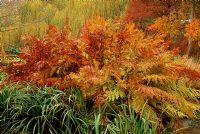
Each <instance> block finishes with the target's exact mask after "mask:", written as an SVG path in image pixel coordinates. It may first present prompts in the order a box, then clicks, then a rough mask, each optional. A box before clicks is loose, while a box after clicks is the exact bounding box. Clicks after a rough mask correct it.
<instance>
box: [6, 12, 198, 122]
mask: <svg viewBox="0 0 200 134" xmlns="http://www.w3.org/2000/svg"><path fill="white" fill-rule="evenodd" d="M164 38H165V37H164V36H162V35H156V36H155V35H145V34H144V33H143V31H141V30H139V29H138V28H137V27H136V26H135V25H134V24H133V23H124V22H121V21H120V20H114V21H112V20H105V19H104V18H101V17H99V16H97V17H96V18H94V19H92V20H90V21H88V22H86V24H85V25H84V26H83V28H82V30H81V33H80V36H78V37H77V38H76V39H73V38H71V37H70V33H69V29H68V28H67V27H66V29H64V30H63V31H59V30H57V29H56V28H55V27H52V26H50V27H49V30H48V31H47V35H46V36H45V37H44V39H42V40H39V39H37V38H34V37H33V38H31V45H30V46H29V47H28V48H26V53H25V50H23V51H22V52H23V53H21V54H20V57H21V59H22V61H21V62H18V63H12V64H10V66H8V70H7V72H8V74H9V78H10V79H9V80H12V81H19V80H26V81H32V82H35V83H37V84H39V85H42V86H45V85H49V86H50V85H52V84H53V83H56V84H57V86H59V87H60V88H61V89H67V87H71V86H72V87H74V86H75V87H79V88H80V90H81V91H82V93H83V95H84V98H92V100H93V102H94V107H98V106H100V105H102V104H104V103H105V102H106V101H115V100H119V99H121V98H123V99H124V98H127V100H128V103H129V104H130V106H132V107H133V108H134V109H135V112H137V113H139V114H140V115H142V116H143V115H144V113H150V114H151V115H152V116H151V117H152V120H154V121H156V122H161V121H162V118H164V117H163V116H162V114H166V115H167V116H168V117H169V118H170V119H180V118H183V117H187V118H198V117H197V115H196V111H198V110H200V105H199V102H198V98H199V97H200V90H199V89H198V88H196V87H195V85H196V84H195V83H197V82H199V80H200V69H199V68H198V67H197V66H195V67H191V65H192V64H194V65H195V63H194V62H193V61H191V60H189V59H188V58H187V57H180V56H179V55H177V50H170V49H169V45H170V43H168V42H165V40H164ZM175 115H176V116H175Z"/></svg>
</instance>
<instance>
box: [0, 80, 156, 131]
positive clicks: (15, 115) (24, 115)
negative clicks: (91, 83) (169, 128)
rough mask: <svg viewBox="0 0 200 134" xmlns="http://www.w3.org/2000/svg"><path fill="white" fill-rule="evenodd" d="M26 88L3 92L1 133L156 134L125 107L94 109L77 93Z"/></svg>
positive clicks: (107, 105) (146, 122)
mask: <svg viewBox="0 0 200 134" xmlns="http://www.w3.org/2000/svg"><path fill="white" fill-rule="evenodd" d="M22 87H24V86H21V85H19V84H16V85H12V86H6V87H4V89H3V90H1V91H0V133H4V134H16V133H33V134H36V133H44V134H50V133H53V134H66V133H69V134H70V133H77V134H86V133H94V134H108V133H110V134H113V133H116V134H121V133H136V134H143V133H148V134H149V133H155V127H154V126H153V124H152V125H150V124H151V123H149V122H148V121H146V120H144V119H141V118H139V116H136V115H135V113H134V111H133V110H132V109H131V108H130V107H129V106H127V105H125V104H122V105H119V106H117V105H116V104H114V103H112V104H111V103H109V104H106V105H104V106H103V107H101V108H99V109H91V108H90V106H89V105H88V104H89V103H88V102H87V101H84V100H83V98H82V95H81V93H80V91H79V90H76V89H73V90H70V91H68V92H67V93H65V92H62V91H58V90H55V88H47V87H46V88H44V89H40V90H38V89H37V88H32V87H31V86H29V85H28V86H26V87H25V88H22ZM19 89H20V90H19ZM113 106H114V107H115V108H113ZM116 106H117V107H116Z"/></svg>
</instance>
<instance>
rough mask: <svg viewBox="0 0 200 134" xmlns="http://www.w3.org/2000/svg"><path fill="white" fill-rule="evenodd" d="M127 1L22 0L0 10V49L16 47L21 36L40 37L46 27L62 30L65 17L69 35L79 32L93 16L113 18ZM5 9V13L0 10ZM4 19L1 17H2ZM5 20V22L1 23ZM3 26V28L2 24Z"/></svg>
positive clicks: (19, 43) (120, 13) (19, 42)
mask: <svg viewBox="0 0 200 134" xmlns="http://www.w3.org/2000/svg"><path fill="white" fill-rule="evenodd" d="M128 1H129V0H51V1H48V2H47V1H43V0H25V1H22V2H21V3H20V4H19V5H17V6H18V8H16V7H15V10H16V11H15V14H14V15H13V13H12V12H13V11H12V9H13V10H14V7H13V8H12V6H9V8H8V6H5V7H2V13H1V14H2V15H3V14H5V13H6V14H8V15H7V16H6V17H4V18H2V19H1V20H0V25H1V24H2V25H1V29H0V31H1V34H0V43H1V44H2V45H3V47H4V49H7V48H9V47H20V45H22V43H21V36H22V35H25V34H29V35H34V36H37V37H39V38H43V36H44V34H45V31H46V28H47V25H49V24H52V25H56V26H57V27H59V28H63V27H64V26H65V24H66V18H67V17H68V18H69V22H70V29H71V31H72V32H71V33H72V35H73V36H76V35H77V34H78V33H79V29H80V27H81V26H82V25H83V24H84V23H85V21H86V20H87V19H89V18H91V17H92V16H93V15H94V14H95V13H99V14H100V15H101V16H102V17H105V18H115V17H116V16H120V15H122V14H123V11H124V10H125V8H126V5H127V3H128ZM4 10H5V11H4ZM3 16H4V15H3ZM5 21H6V23H5ZM8 22H9V23H8ZM4 23H5V24H6V25H3V24H4Z"/></svg>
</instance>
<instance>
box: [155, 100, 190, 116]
mask: <svg viewBox="0 0 200 134" xmlns="http://www.w3.org/2000/svg"><path fill="white" fill-rule="evenodd" d="M157 107H159V106H157ZM159 108H160V109H161V110H162V112H163V113H165V114H167V115H168V116H170V117H173V118H174V119H176V118H184V117H187V115H186V114H184V113H183V112H181V111H180V110H179V109H177V107H175V106H174V105H172V104H170V103H167V102H166V103H163V104H162V106H161V107H159Z"/></svg>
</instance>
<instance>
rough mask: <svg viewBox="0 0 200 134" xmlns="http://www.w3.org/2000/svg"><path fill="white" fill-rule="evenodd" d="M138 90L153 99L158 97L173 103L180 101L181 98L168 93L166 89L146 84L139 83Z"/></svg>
mask: <svg viewBox="0 0 200 134" xmlns="http://www.w3.org/2000/svg"><path fill="white" fill-rule="evenodd" d="M137 91H138V92H140V93H141V94H142V95H143V96H144V97H146V98H151V99H157V100H160V101H162V102H163V101H169V102H171V103H176V104H177V103H179V100H178V99H177V97H176V96H174V95H172V94H170V93H167V92H166V91H163V90H161V89H159V88H156V87H149V86H145V85H139V86H138V87H137Z"/></svg>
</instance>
